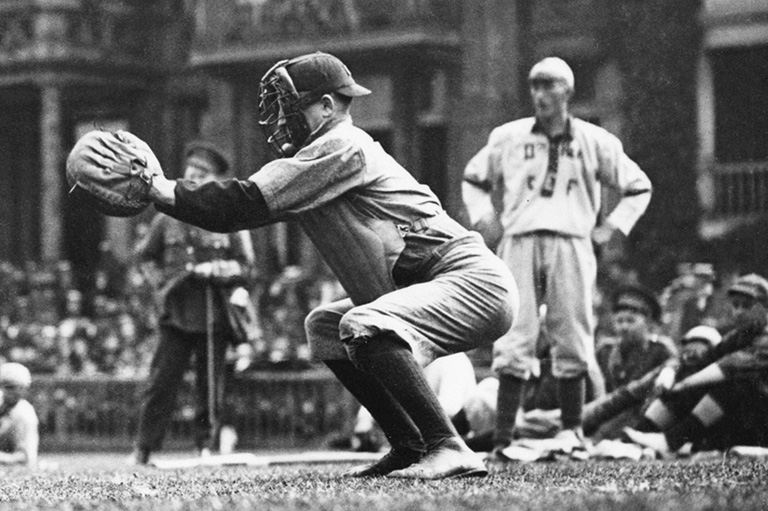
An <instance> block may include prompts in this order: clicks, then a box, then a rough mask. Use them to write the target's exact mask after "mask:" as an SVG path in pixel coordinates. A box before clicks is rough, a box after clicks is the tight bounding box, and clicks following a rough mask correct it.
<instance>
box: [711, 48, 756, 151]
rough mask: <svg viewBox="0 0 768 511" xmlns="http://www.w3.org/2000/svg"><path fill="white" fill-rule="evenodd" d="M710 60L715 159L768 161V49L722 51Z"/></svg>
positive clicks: (715, 51)
mask: <svg viewBox="0 0 768 511" xmlns="http://www.w3.org/2000/svg"><path fill="white" fill-rule="evenodd" d="M710 57H711V62H712V70H713V74H714V86H715V158H716V160H717V161H718V162H720V163H729V162H748V161H761V160H768V93H766V92H767V91H768V46H754V47H749V48H722V49H717V50H713V51H712V52H711V54H710Z"/></svg>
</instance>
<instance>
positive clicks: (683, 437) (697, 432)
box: [664, 415, 707, 452]
mask: <svg viewBox="0 0 768 511" xmlns="http://www.w3.org/2000/svg"><path fill="white" fill-rule="evenodd" d="M706 430H707V427H706V426H705V425H704V424H702V422H701V421H700V420H699V419H698V418H697V417H696V416H695V415H689V416H687V417H686V418H685V419H683V420H681V421H680V422H678V423H676V424H675V425H674V426H672V427H671V428H669V429H668V430H666V431H665V432H664V436H665V437H667V444H668V445H669V450H670V451H672V452H676V451H677V450H679V449H680V448H681V447H682V446H683V445H684V444H685V443H686V442H693V441H694V440H698V439H699V438H701V437H702V436H703V434H704V432H705V431H706Z"/></svg>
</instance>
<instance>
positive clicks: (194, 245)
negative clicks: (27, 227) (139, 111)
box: [130, 142, 255, 465]
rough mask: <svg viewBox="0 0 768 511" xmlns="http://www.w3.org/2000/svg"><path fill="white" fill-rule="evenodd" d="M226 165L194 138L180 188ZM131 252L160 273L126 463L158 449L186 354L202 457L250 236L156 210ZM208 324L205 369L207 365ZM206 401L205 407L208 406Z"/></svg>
mask: <svg viewBox="0 0 768 511" xmlns="http://www.w3.org/2000/svg"><path fill="white" fill-rule="evenodd" d="M228 169H229V164H228V162H227V160H226V158H225V157H224V156H223V155H222V154H221V153H220V152H219V151H218V150H217V149H216V148H215V147H214V146H212V145H210V144H207V143H204V142H194V143H191V144H190V145H189V146H188V147H187V151H186V162H185V170H184V179H185V182H186V183H187V185H188V186H190V187H195V186H200V185H202V184H204V183H207V182H210V181H215V180H220V179H223V178H224V177H225V176H226V174H227V172H228ZM135 255H136V257H137V259H138V260H140V261H144V262H150V263H154V264H156V265H157V266H158V267H159V269H160V270H161V273H162V274H163V276H164V277H163V279H162V282H161V283H160V285H161V288H160V293H159V294H160V307H161V314H160V341H159V343H158V346H157V349H156V351H155V354H154V356H153V358H152V364H151V369H150V375H149V384H148V386H147V388H146V390H145V391H144V395H143V399H142V406H141V412H140V415H139V430H138V433H137V435H136V446H135V450H134V453H133V455H132V457H131V460H130V462H132V463H135V464H139V465H144V464H147V463H148V462H149V458H150V455H151V453H152V452H154V451H157V450H159V449H160V448H161V446H162V443H163V439H164V437H165V432H166V429H167V428H168V424H169V423H170V420H171V416H172V411H173V409H174V408H175V404H176V396H177V394H178V390H179V388H180V387H181V385H182V381H183V376H184V373H185V372H186V371H187V367H188V365H189V363H190V359H191V358H192V355H193V354H194V355H195V383H196V388H197V395H196V398H197V414H196V416H195V422H194V436H195V444H196V447H197V449H198V452H199V453H200V454H201V455H206V454H208V453H209V452H210V450H211V447H212V445H213V441H214V440H215V439H216V437H217V434H218V431H217V429H218V428H217V424H216V422H217V421H211V418H212V417H218V416H219V414H220V413H221V412H222V409H221V407H220V404H221V401H222V397H223V385H224V378H223V376H224V361H225V353H226V350H227V347H228V346H230V345H234V344H238V342H240V341H242V339H235V337H234V332H233V330H232V328H231V323H230V316H229V312H230V311H228V309H231V308H232V307H234V306H235V305H234V304H233V303H231V302H232V299H233V297H235V298H236V297H237V296H238V295H242V294H243V293H245V294H246V295H247V292H246V291H245V289H244V288H243V287H242V285H243V284H244V283H245V277H246V276H247V275H248V274H249V273H250V271H251V268H252V266H253V263H254V259H255V256H254V254H253V246H252V245H251V237H250V234H249V233H248V232H247V231H243V232H238V233H234V234H220V233H213V232H208V231H205V230H203V229H199V228H196V227H193V226H190V225H186V224H184V223H182V222H179V221H178V220H176V219H174V218H171V217H169V216H166V215H162V214H160V215H156V216H155V217H154V218H153V219H152V223H151V224H150V226H149V229H148V231H147V233H146V234H145V235H144V237H142V239H141V240H139V243H138V245H137V247H136V250H135ZM236 293H237V294H236ZM209 298H210V299H212V300H211V302H210V303H208V300H209ZM209 309H210V310H209ZM209 313H210V314H211V315H209ZM211 320H212V321H211ZM211 327H212V329H213V330H212V331H213V339H214V343H213V350H212V351H213V361H212V362H211V363H212V368H211V367H209V366H208V363H209V349H210V348H209V345H208V342H209V339H208V329H209V328H211ZM211 369H212V371H211ZM211 373H212V374H213V375H215V380H214V383H215V385H214V386H215V390H214V394H213V395H214V396H215V397H213V398H212V397H211V394H209V383H210V382H209V376H210V374H211ZM211 401H213V402H214V409H213V410H210V409H209V408H210V404H211ZM212 413H213V414H214V415H213V416H212V415H210V414H212Z"/></svg>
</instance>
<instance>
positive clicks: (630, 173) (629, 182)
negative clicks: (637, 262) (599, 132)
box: [598, 133, 652, 235]
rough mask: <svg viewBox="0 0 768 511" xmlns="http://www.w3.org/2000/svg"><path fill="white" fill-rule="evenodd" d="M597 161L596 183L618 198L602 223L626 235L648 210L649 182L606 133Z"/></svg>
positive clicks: (611, 136) (650, 191) (618, 143)
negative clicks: (609, 188)
mask: <svg viewBox="0 0 768 511" xmlns="http://www.w3.org/2000/svg"><path fill="white" fill-rule="evenodd" d="M599 157H600V168H599V171H598V172H599V178H600V181H601V182H602V183H603V184H604V185H606V186H609V187H612V188H614V189H616V190H618V192H619V193H620V194H621V198H620V199H619V202H618V203H617V204H616V207H615V208H614V209H613V211H611V213H610V214H609V215H608V217H607V218H606V221H607V222H608V223H610V224H611V225H613V226H615V227H616V228H618V229H619V230H620V231H621V232H623V233H624V234H625V235H627V234H629V232H630V231H631V230H632V227H634V225H635V223H637V221H638V220H639V219H640V217H641V216H642V215H643V213H645V210H646V209H647V208H648V204H649V203H650V201H651V193H652V185H651V180H650V179H649V178H648V176H647V175H646V174H645V172H643V171H642V169H641V168H640V167H639V166H638V165H637V163H635V162H634V161H632V159H631V158H630V157H629V156H627V155H626V153H624V148H623V147H622V144H621V142H620V141H619V140H618V139H617V138H616V137H614V136H613V135H610V134H607V133H606V136H605V140H604V141H603V143H602V144H601V151H600V154H599Z"/></svg>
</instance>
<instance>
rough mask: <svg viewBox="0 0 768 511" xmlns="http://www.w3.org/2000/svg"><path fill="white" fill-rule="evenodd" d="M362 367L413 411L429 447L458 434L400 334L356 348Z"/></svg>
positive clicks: (413, 416) (408, 410)
mask: <svg viewBox="0 0 768 511" xmlns="http://www.w3.org/2000/svg"><path fill="white" fill-rule="evenodd" d="M357 358H358V363H359V365H360V366H361V367H362V369H363V370H364V371H365V372H367V373H369V374H371V375H372V376H374V377H375V378H376V379H378V380H379V381H380V382H381V383H382V385H384V387H386V389H387V390H389V392H390V393H391V394H392V397H394V398H395V399H396V400H397V402H398V403H400V405H401V406H402V407H403V408H404V409H405V411H406V412H407V413H408V415H410V417H411V419H412V420H413V422H414V423H415V424H416V427H418V428H419V431H421V436H422V438H423V439H424V443H425V444H426V446H427V450H429V449H432V448H434V447H436V446H437V445H439V444H441V443H442V442H444V441H445V440H448V439H450V438H454V437H457V436H458V433H457V432H456V428H454V427H453V424H452V423H451V421H450V419H449V418H448V416H447V415H446V413H445V410H444V409H443V407H442V405H441V404H440V401H438V399H437V396H436V395H435V393H434V391H433V390H432V388H431V387H430V386H429V383H428V382H427V379H426V377H425V376H424V370H423V369H422V368H421V366H420V365H419V364H418V363H417V362H416V359H415V358H414V357H413V354H412V353H411V350H410V349H409V348H408V346H407V345H406V344H405V343H404V342H403V341H401V340H400V339H398V338H393V337H389V336H383V335H382V336H378V337H374V338H372V339H370V340H368V342H366V343H365V344H363V345H361V346H360V347H359V348H358V349H357Z"/></svg>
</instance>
